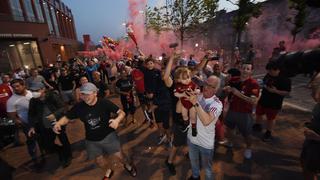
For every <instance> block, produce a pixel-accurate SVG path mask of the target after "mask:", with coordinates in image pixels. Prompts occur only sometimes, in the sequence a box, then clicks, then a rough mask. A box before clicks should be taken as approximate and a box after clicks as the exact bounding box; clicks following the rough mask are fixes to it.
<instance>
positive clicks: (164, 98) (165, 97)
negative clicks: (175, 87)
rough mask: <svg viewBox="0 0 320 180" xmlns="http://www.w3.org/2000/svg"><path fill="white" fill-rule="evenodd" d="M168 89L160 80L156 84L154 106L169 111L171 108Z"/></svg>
mask: <svg viewBox="0 0 320 180" xmlns="http://www.w3.org/2000/svg"><path fill="white" fill-rule="evenodd" d="M171 101H172V100H171V95H170V88H168V87H167V86H166V85H165V83H164V81H163V80H162V79H160V80H158V81H157V83H156V91H155V94H154V104H155V105H158V108H161V109H166V110H170V108H171Z"/></svg>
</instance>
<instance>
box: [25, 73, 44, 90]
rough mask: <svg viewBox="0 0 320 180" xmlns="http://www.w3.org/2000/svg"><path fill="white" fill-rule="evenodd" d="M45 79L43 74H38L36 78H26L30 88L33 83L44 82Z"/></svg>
mask: <svg viewBox="0 0 320 180" xmlns="http://www.w3.org/2000/svg"><path fill="white" fill-rule="evenodd" d="M44 81H45V79H44V77H43V76H41V75H38V76H37V77H35V78H33V77H29V78H27V79H26V86H27V88H29V87H30V86H31V84H32V83H36V82H42V83H43V82H44Z"/></svg>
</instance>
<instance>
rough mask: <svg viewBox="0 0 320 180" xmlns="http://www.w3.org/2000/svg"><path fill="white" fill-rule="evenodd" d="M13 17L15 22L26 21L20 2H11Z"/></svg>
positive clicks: (12, 0) (13, 0) (11, 0)
mask: <svg viewBox="0 0 320 180" xmlns="http://www.w3.org/2000/svg"><path fill="white" fill-rule="evenodd" d="M10 7H11V11H12V16H13V19H14V20H15V21H24V17H23V13H22V9H21V5H20V1H19V0H10Z"/></svg>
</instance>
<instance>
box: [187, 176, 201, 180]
mask: <svg viewBox="0 0 320 180" xmlns="http://www.w3.org/2000/svg"><path fill="white" fill-rule="evenodd" d="M188 180H200V176H199V177H197V178H194V177H193V176H192V175H191V176H190V177H189V178H188Z"/></svg>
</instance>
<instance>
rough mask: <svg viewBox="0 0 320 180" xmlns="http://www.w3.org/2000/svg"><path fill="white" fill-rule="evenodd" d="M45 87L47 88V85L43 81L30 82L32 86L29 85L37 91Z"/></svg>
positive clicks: (32, 89)
mask: <svg viewBox="0 0 320 180" xmlns="http://www.w3.org/2000/svg"><path fill="white" fill-rule="evenodd" d="M43 88H45V86H44V84H43V83H42V82H33V83H31V84H30V87H29V89H30V90H31V91H37V90H40V89H43Z"/></svg>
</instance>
